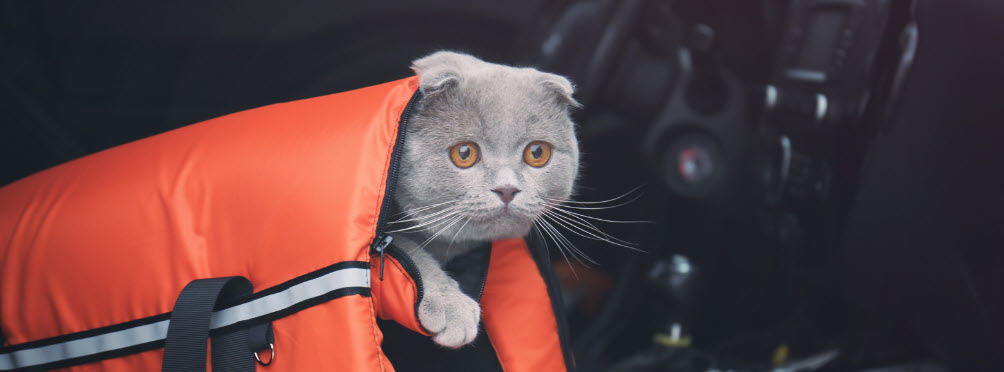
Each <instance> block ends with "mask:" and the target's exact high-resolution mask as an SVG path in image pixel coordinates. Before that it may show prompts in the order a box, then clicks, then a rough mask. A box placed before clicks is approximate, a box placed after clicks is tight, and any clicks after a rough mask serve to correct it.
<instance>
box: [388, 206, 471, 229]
mask: <svg viewBox="0 0 1004 372" xmlns="http://www.w3.org/2000/svg"><path fill="white" fill-rule="evenodd" d="M459 213H460V212H457V211H454V212H452V213H447V214H445V215H443V216H439V217H436V218H435V219H433V220H431V221H425V222H422V223H420V224H417V225H415V226H409V227H405V228H401V229H397V230H392V231H388V233H399V232H405V231H412V230H416V229H419V228H422V227H425V226H429V225H431V224H435V223H437V222H439V221H442V220H444V219H447V218H450V217H454V216H456V215H457V214H459Z"/></svg>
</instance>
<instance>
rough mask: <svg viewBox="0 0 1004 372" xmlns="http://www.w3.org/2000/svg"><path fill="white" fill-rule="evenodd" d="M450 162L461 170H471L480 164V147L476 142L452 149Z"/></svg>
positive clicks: (462, 144) (454, 146)
mask: <svg viewBox="0 0 1004 372" xmlns="http://www.w3.org/2000/svg"><path fill="white" fill-rule="evenodd" d="M450 160H453V164H455V165H456V166H458V167H461V168H470V167H471V166H472V165H474V163H477V162H478V145H477V144H476V143H474V142H461V143H458V144H456V145H453V147H451V148H450Z"/></svg>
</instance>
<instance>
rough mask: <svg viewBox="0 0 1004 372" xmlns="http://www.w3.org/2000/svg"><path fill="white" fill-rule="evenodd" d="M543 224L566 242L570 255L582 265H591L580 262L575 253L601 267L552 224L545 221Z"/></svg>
mask: <svg viewBox="0 0 1004 372" xmlns="http://www.w3.org/2000/svg"><path fill="white" fill-rule="evenodd" d="M541 222H543V223H544V224H546V225H547V226H548V227H549V228H550V229H551V231H553V232H554V233H555V234H556V235H557V236H558V237H559V238H561V240H562V241H564V242H565V247H566V248H567V249H568V253H570V254H571V256H572V257H573V258H575V259H576V260H577V261H579V263H581V264H582V265H583V266H589V265H587V264H586V263H585V262H582V260H580V259H579V258H578V257H576V256H575V253H578V254H579V256H580V257H582V258H584V259H586V261H589V262H590V263H592V264H593V265H599V264H598V263H596V261H593V259H592V258H590V257H589V255H587V254H586V253H585V252H583V251H582V250H581V249H579V248H578V247H576V246H575V244H572V242H571V241H570V240H568V238H566V237H565V235H563V234H562V233H561V232H560V231H558V229H557V228H555V227H554V225H551V224H550V223H548V222H547V221H545V220H541Z"/></svg>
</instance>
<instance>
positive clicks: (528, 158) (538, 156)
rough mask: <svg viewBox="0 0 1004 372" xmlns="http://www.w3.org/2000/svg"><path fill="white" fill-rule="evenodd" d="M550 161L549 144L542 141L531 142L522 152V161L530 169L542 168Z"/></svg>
mask: <svg viewBox="0 0 1004 372" xmlns="http://www.w3.org/2000/svg"><path fill="white" fill-rule="evenodd" d="M548 160H551V144H549V143H547V142H544V141H533V142H530V144H529V145H526V149H525V150H523V161H525V162H526V163H527V164H529V165H530V166H532V167H538V168H539V167H543V166H544V164H547V161H548Z"/></svg>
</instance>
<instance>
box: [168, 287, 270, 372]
mask: <svg viewBox="0 0 1004 372" xmlns="http://www.w3.org/2000/svg"><path fill="white" fill-rule="evenodd" d="M253 292H254V288H253V287H252V286H251V282H250V281H248V280H247V279H246V278H244V277H240V276H232V277H226V278H212V279H198V280H193V281H192V282H190V283H188V285H186V286H185V288H184V289H183V290H181V294H179V295H178V300H177V301H175V303H174V310H173V311H172V312H171V322H170V324H169V325H168V327H167V339H166V340H165V341H164V364H163V366H162V369H161V370H162V371H164V372H190V371H203V372H204V371H205V370H206V346H207V343H208V341H209V326H210V319H211V317H212V314H213V308H214V307H216V303H217V301H219V300H221V299H228V298H235V297H239V296H246V295H250V294H252V293H253ZM256 333H257V332H256ZM259 337H260V336H259ZM256 343H260V342H256ZM251 344H254V343H252V342H249V340H248V330H247V329H240V330H237V331H232V332H229V333H226V334H222V335H219V336H216V337H213V360H212V361H213V370H216V371H234V372H248V371H251V372H253V371H254V370H255V359H254V354H253V352H250V351H248V349H249V345H251Z"/></svg>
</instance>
